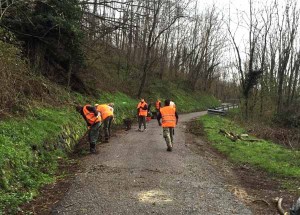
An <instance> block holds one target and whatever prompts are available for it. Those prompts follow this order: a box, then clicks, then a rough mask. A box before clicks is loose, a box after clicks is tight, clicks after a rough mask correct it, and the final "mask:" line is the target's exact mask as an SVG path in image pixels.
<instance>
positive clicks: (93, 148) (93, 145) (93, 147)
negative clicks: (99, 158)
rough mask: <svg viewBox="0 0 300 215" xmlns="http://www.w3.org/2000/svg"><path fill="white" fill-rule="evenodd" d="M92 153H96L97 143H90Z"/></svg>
mask: <svg viewBox="0 0 300 215" xmlns="http://www.w3.org/2000/svg"><path fill="white" fill-rule="evenodd" d="M90 153H91V154H95V153H96V144H94V143H90Z"/></svg>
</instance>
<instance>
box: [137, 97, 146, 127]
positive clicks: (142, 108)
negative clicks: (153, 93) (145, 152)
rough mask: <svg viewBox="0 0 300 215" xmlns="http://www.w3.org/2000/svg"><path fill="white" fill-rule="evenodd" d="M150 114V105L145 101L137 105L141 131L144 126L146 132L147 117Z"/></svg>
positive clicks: (142, 100)
mask: <svg viewBox="0 0 300 215" xmlns="http://www.w3.org/2000/svg"><path fill="white" fill-rule="evenodd" d="M147 114H148V105H147V103H146V102H145V99H143V98H142V99H141V100H140V102H139V103H138V105H137V115H138V122H139V129H138V130H139V131H142V129H141V128H142V124H143V125H144V131H145V130H146V116H147Z"/></svg>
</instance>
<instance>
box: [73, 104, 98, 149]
mask: <svg viewBox="0 0 300 215" xmlns="http://www.w3.org/2000/svg"><path fill="white" fill-rule="evenodd" d="M76 111H77V112H78V113H80V114H81V116H82V117H83V118H84V120H85V121H86V123H87V126H88V138H89V143H90V152H91V153H96V143H97V140H98V137H99V130H100V126H101V115H100V113H99V112H98V111H97V110H96V108H95V107H93V106H91V105H89V104H87V105H84V106H80V105H78V106H76Z"/></svg>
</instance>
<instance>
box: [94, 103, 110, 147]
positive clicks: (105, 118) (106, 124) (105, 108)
mask: <svg viewBox="0 0 300 215" xmlns="http://www.w3.org/2000/svg"><path fill="white" fill-rule="evenodd" d="M95 107H96V109H97V111H98V112H100V114H101V118H102V124H103V130H104V143H108V142H109V138H110V137H111V123H112V121H113V118H114V108H113V107H114V103H109V104H101V105H98V104H95Z"/></svg>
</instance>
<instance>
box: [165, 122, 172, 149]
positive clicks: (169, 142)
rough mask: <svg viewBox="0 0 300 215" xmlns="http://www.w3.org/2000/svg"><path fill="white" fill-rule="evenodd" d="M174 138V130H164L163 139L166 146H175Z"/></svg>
mask: <svg viewBox="0 0 300 215" xmlns="http://www.w3.org/2000/svg"><path fill="white" fill-rule="evenodd" d="M173 136H174V128H169V127H167V128H163V137H164V138H165V140H166V144H167V146H168V147H172V146H173Z"/></svg>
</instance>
